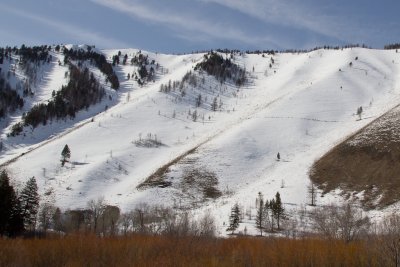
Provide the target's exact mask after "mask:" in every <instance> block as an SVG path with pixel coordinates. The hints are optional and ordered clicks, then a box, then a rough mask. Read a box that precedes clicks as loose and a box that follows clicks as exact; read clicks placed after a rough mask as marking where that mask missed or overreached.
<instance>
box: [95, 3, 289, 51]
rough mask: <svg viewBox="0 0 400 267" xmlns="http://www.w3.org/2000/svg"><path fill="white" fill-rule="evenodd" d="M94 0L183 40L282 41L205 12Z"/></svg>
mask: <svg viewBox="0 0 400 267" xmlns="http://www.w3.org/2000/svg"><path fill="white" fill-rule="evenodd" d="M91 1H92V2H93V3H96V4H99V5H102V6H105V7H108V8H111V9H113V10H117V11H119V12H121V13H125V14H127V15H130V16H132V17H135V18H137V19H140V20H142V21H146V22H148V23H156V24H161V25H164V26H168V27H169V28H170V29H171V32H174V34H175V36H177V37H179V38H183V39H186V40H192V41H193V40H200V41H203V42H206V41H207V39H210V38H214V39H220V40H231V41H236V42H241V43H245V44H250V45H253V46H260V45H262V46H268V45H273V46H275V47H280V46H282V43H283V42H284V41H283V40H280V39H279V38H277V37H272V36H261V35H255V34H250V33H249V32H250V31H246V32H245V31H243V30H240V29H239V28H238V27H235V26H234V25H232V24H230V23H229V22H221V21H218V20H216V19H215V18H210V17H207V16H206V15H205V14H197V15H194V14H188V13H186V12H179V11H176V10H167V11H166V10H164V11H163V12H160V11H159V10H157V8H154V7H151V6H149V5H147V4H146V3H145V2H144V1H137V0H91Z"/></svg>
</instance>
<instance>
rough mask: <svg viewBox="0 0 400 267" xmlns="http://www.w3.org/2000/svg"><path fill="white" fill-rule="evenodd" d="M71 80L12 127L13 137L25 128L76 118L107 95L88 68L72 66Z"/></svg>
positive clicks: (70, 69)
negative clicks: (76, 115) (54, 120)
mask: <svg viewBox="0 0 400 267" xmlns="http://www.w3.org/2000/svg"><path fill="white" fill-rule="evenodd" d="M69 73H70V74H69V75H70V79H69V82H68V84H67V85H65V86H62V87H61V90H59V91H57V92H55V91H53V94H52V99H51V100H50V101H49V102H48V103H40V104H37V105H35V106H33V107H32V109H31V110H30V111H29V112H28V113H27V114H26V115H25V116H24V117H23V121H22V122H19V123H17V124H15V125H14V126H13V127H12V132H11V136H15V135H18V134H19V133H21V132H22V129H23V126H28V125H30V126H32V127H33V128H35V127H37V126H38V125H39V124H40V123H43V125H46V124H47V122H48V120H52V119H61V118H65V117H67V116H70V117H71V118H74V117H75V114H76V112H78V111H79V110H82V109H85V108H86V109H87V108H89V106H90V105H93V104H96V103H98V102H100V101H101V99H102V98H103V97H104V95H105V90H104V88H103V87H102V86H101V85H100V84H99V82H98V81H97V80H96V78H95V77H94V75H93V73H91V72H90V71H89V70H88V69H87V68H85V69H84V70H81V69H79V68H78V67H76V66H74V65H72V64H70V67H69Z"/></svg>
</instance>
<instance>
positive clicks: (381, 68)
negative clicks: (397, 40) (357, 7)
mask: <svg viewBox="0 0 400 267" xmlns="http://www.w3.org/2000/svg"><path fill="white" fill-rule="evenodd" d="M103 52H104V53H105V54H106V55H107V57H108V58H111V56H112V55H114V54H117V52H118V51H117V50H107V51H103ZM121 52H122V54H125V53H127V54H128V55H129V57H131V56H132V55H133V54H134V53H136V52H137V50H135V49H127V50H121ZM145 53H146V54H148V55H149V57H150V58H151V59H154V60H155V61H156V62H159V64H160V65H161V66H162V68H163V70H164V71H163V72H159V73H157V79H156V80H155V82H150V83H149V84H147V85H145V86H144V87H139V86H138V85H137V83H135V82H133V81H132V80H127V79H126V76H127V74H128V73H132V72H133V71H134V69H133V68H134V67H133V66H130V65H129V64H128V65H125V66H123V65H119V66H117V67H116V68H115V70H116V72H117V73H118V75H119V78H120V82H121V88H120V90H119V92H117V93H115V94H114V95H113V100H112V101H114V102H113V103H111V104H110V106H112V108H109V109H108V110H107V111H104V112H101V113H100V114H98V115H96V116H95V117H94V121H93V122H91V121H90V119H91V116H92V115H93V114H96V113H97V112H99V111H101V110H102V109H103V108H104V103H101V104H99V105H98V106H97V107H93V108H91V109H89V110H88V111H83V112H81V113H80V114H78V116H77V118H76V119H75V120H74V121H72V122H71V121H67V122H59V123H58V124H59V125H58V126H55V125H53V126H52V127H53V128H51V127H50V128H48V127H39V128H38V129H35V130H34V131H33V132H32V133H31V136H28V137H26V138H25V139H29V142H21V143H22V145H18V146H17V145H16V144H15V143H14V142H16V141H13V140H8V139H7V138H6V137H4V135H3V138H5V139H6V140H5V142H6V143H7V142H8V143H9V144H14V145H15V148H10V149H9V150H8V151H7V153H5V154H2V155H1V158H0V163H4V162H7V161H8V160H10V159H13V158H15V157H16V156H18V155H20V154H21V153H23V152H26V151H28V150H30V149H32V148H35V149H33V150H32V151H31V152H30V153H27V154H25V155H23V156H22V157H19V158H18V159H17V160H16V161H14V162H12V163H11V164H9V165H8V166H7V168H8V170H9V171H10V173H11V175H12V176H13V177H16V179H17V181H18V182H24V181H25V180H27V179H28V178H29V177H32V176H35V177H36V178H37V180H38V182H39V188H40V190H41V193H42V194H45V193H46V192H47V194H46V195H47V196H44V198H46V197H51V198H54V199H55V200H56V204H57V205H58V206H60V207H62V208H81V207H84V206H85V205H86V203H87V201H88V200H90V199H95V198H98V197H99V196H104V197H105V200H106V201H107V202H108V203H109V204H116V205H119V206H120V207H121V208H122V209H123V210H129V209H132V208H134V206H135V205H136V204H138V203H140V202H148V203H158V204H160V203H163V204H166V205H178V204H177V203H179V205H181V206H184V207H195V208H196V209H198V210H204V209H210V210H211V211H212V213H213V214H214V215H215V217H216V218H217V221H218V224H219V225H220V226H221V229H222V227H223V226H222V224H223V222H226V221H227V218H228V214H229V211H230V207H231V206H232V205H233V204H234V203H235V202H239V203H240V204H241V205H243V206H244V207H246V208H247V207H249V208H250V207H252V206H254V203H255V198H256V196H257V193H258V192H262V193H263V194H264V196H265V197H266V198H267V199H270V198H272V197H273V196H274V195H275V193H276V192H277V191H280V193H281V196H282V199H283V201H284V202H285V203H286V205H287V206H288V207H292V206H296V205H300V204H304V203H307V201H308V200H307V186H308V184H309V178H308V171H309V168H310V166H311V165H312V163H313V162H314V161H315V160H316V159H317V158H319V157H320V156H322V155H323V154H324V153H325V152H327V151H328V150H329V149H330V148H332V147H333V146H334V145H335V144H337V143H338V142H340V141H341V140H343V139H344V138H345V137H346V136H348V135H349V134H351V133H353V132H354V131H356V130H357V129H360V128H361V127H363V126H365V125H366V124H368V123H369V122H371V121H372V120H373V119H374V118H377V117H378V116H380V115H382V114H383V113H385V112H386V111H388V110H390V109H391V108H392V107H393V106H395V105H396V104H398V103H399V102H400V94H399V93H400V84H399V81H400V68H399V64H400V54H396V53H395V52H394V51H381V50H368V49H361V48H357V49H354V48H353V49H345V50H342V51H341V50H338V51H332V50H317V51H314V52H310V53H305V54H277V55H274V56H273V58H274V61H275V63H274V64H273V66H272V68H270V67H269V64H270V62H271V61H270V57H271V56H266V57H262V56H261V55H247V54H245V55H243V56H239V55H236V56H235V60H234V61H235V63H237V64H239V65H241V66H244V67H246V69H247V70H249V74H250V76H251V77H252V78H251V82H250V83H249V84H248V85H246V86H245V87H243V88H240V89H237V88H235V87H234V86H232V85H223V86H224V87H223V88H224V89H223V90H226V91H221V90H222V89H221V87H218V86H221V85H219V83H218V82H217V81H215V80H213V78H211V77H208V80H207V83H206V84H207V85H209V86H210V88H214V87H215V88H216V89H215V94H218V95H219V94H220V97H221V98H223V102H224V105H223V110H222V111H217V112H212V111H210V110H208V109H205V108H199V109H197V111H198V112H199V114H201V116H203V115H204V117H205V120H204V121H203V120H200V119H199V120H197V121H196V122H194V121H192V119H191V118H190V116H188V111H189V110H191V111H193V110H195V109H196V108H195V107H194V106H193V104H192V103H189V102H185V101H177V100H176V98H174V97H173V96H171V95H168V94H165V93H161V92H159V89H160V85H161V84H166V83H168V81H169V80H172V81H174V80H180V79H181V78H182V77H183V76H184V75H185V73H186V72H188V71H190V70H193V67H194V66H195V64H196V63H198V62H200V61H201V60H202V58H203V54H193V55H180V56H174V55H162V54H153V53H147V52H145ZM356 57H358V59H357V60H355V58H356ZM350 62H352V66H350V65H349V63H350ZM253 67H254V71H253ZM339 69H340V70H341V71H339ZM61 72H62V70H61V69H60V70H57V69H55V70H54V71H53V72H52V74H51V75H48V79H49V81H48V83H47V87H52V86H54V85H52V82H53V83H56V80H58V78H57V77H58V76H57V75H61ZM99 75H100V74H99ZM50 85H51V86H50ZM47 87H46V86H43V88H44V89H43V92H46V90H48V89H45V88H47ZM218 88H219V89H218ZM218 90H219V91H218ZM219 92H221V93H219ZM223 92H236V93H235V95H233V94H225V95H224V94H223ZM43 94H45V93H43ZM128 95H129V96H128ZM211 97H212V94H211V95H210V97H209V98H208V99H209V100H208V101H209V102H210V101H211V99H212V98H211ZM115 101H116V102H115ZM113 105H114V106H113ZM359 106H362V107H363V110H364V113H363V115H362V118H363V119H362V120H358V116H356V115H355V113H356V110H357V108H358V107H359ZM174 113H175V114H176V116H175V118H174V116H173V114H174ZM55 124H57V123H55ZM65 124H67V125H68V127H65ZM76 126H79V127H76ZM57 127H58V128H57ZM55 129H57V130H55ZM52 131H54V133H56V134H55V136H53V137H52V138H51V139H50V141H46V139H47V137H48V136H50V135H51V134H52ZM149 134H151V136H152V138H154V136H155V135H156V138H157V140H160V141H161V142H162V143H163V144H164V146H160V147H150V148H148V147H141V146H136V145H135V144H134V142H135V141H137V140H139V139H142V138H146V137H147V136H148V135H149ZM19 141H21V140H19ZM22 141H23V140H22ZM41 142H42V143H41ZM43 142H44V143H43ZM65 144H68V146H69V147H70V148H71V153H72V157H71V163H70V164H67V166H66V167H61V164H60V161H59V160H60V153H61V150H62V148H63V147H64V145H65ZM197 146H199V147H198V149H196V151H195V153H193V154H190V155H188V156H187V157H186V158H184V159H183V160H182V161H180V162H178V163H176V164H174V165H173V166H172V167H171V168H170V172H169V173H168V174H167V179H169V180H170V181H171V182H172V186H171V187H166V188H158V187H157V188H147V189H140V190H139V189H137V186H138V185H139V184H140V183H142V182H143V181H145V179H146V178H147V177H148V176H149V175H151V174H152V173H154V172H155V171H156V170H157V169H158V168H159V167H160V166H162V165H164V164H167V163H169V162H171V161H172V160H174V159H175V158H176V157H179V156H181V155H182V154H184V153H186V152H187V151H189V150H190V149H192V148H194V147H197ZM278 152H279V153H280V155H281V159H280V160H279V161H278V160H277V158H276V155H277V153H278ZM190 168H199V169H202V170H206V171H210V172H212V173H214V174H215V175H216V177H217V178H218V182H219V184H218V189H219V190H220V191H221V192H222V194H223V195H222V196H221V197H220V198H218V199H216V200H209V201H204V200H201V198H199V197H198V196H193V195H191V193H190V192H184V191H182V188H180V187H179V185H180V184H181V181H180V177H181V176H182V173H184V172H185V170H187V169H190ZM318 201H319V203H321V204H323V203H330V202H333V201H341V199H340V197H338V196H337V195H334V194H331V195H326V196H324V197H323V198H319V199H318Z"/></svg>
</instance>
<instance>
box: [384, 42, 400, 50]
mask: <svg viewBox="0 0 400 267" xmlns="http://www.w3.org/2000/svg"><path fill="white" fill-rule="evenodd" d="M384 49H387V50H389V49H400V43H395V44H387V45H385V47H384Z"/></svg>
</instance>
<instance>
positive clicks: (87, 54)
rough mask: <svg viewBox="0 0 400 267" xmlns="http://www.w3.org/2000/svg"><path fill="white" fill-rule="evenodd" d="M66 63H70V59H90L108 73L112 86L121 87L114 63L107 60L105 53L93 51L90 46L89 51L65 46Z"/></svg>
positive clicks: (105, 73)
mask: <svg viewBox="0 0 400 267" xmlns="http://www.w3.org/2000/svg"><path fill="white" fill-rule="evenodd" d="M63 51H64V52H63V53H64V63H68V62H69V60H70V59H72V60H79V61H83V60H90V62H92V63H94V65H95V66H96V67H97V68H99V70H100V71H101V72H102V73H104V75H106V77H107V80H108V81H109V82H110V83H111V88H113V89H115V90H117V89H118V88H119V80H118V76H117V75H116V74H115V72H114V70H113V67H112V64H111V63H108V62H107V59H106V57H105V56H104V55H102V54H99V53H96V52H94V51H91V49H90V48H89V49H88V51H84V50H82V49H79V50H74V49H70V50H68V49H67V48H66V47H64V50H63Z"/></svg>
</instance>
